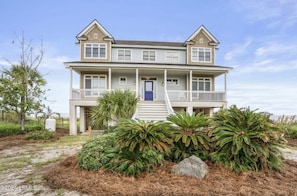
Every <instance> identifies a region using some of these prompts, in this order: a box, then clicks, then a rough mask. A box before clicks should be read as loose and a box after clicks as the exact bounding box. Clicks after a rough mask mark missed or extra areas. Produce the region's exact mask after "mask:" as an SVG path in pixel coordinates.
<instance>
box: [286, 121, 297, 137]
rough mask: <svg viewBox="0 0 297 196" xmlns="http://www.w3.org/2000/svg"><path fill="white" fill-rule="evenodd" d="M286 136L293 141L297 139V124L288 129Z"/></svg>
mask: <svg viewBox="0 0 297 196" xmlns="http://www.w3.org/2000/svg"><path fill="white" fill-rule="evenodd" d="M286 136H287V137H288V138H291V139H297V124H293V125H291V126H290V127H289V128H288V132H287V135H286Z"/></svg>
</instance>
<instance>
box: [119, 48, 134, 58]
mask: <svg viewBox="0 0 297 196" xmlns="http://www.w3.org/2000/svg"><path fill="white" fill-rule="evenodd" d="M120 50H123V51H124V56H123V57H124V59H119V51H120ZM126 51H130V59H126V57H128V56H126ZM117 60H118V61H131V60H132V50H131V49H117Z"/></svg>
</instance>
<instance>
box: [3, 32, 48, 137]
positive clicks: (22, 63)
mask: <svg viewBox="0 0 297 196" xmlns="http://www.w3.org/2000/svg"><path fill="white" fill-rule="evenodd" d="M15 36H16V39H17V43H18V44H19V47H20V51H21V53H20V60H19V62H18V63H17V64H13V63H11V62H10V61H8V60H7V61H8V62H9V64H10V65H11V66H10V67H9V68H4V69H3V70H2V77H1V79H0V107H1V108H3V109H5V110H13V111H15V112H16V113H17V115H18V116H19V120H20V124H21V130H22V132H24V131H25V117H26V113H33V112H34V111H38V110H41V108H42V107H43V104H42V100H44V99H45V97H44V95H45V90H43V89H42V87H43V86H45V85H46V81H45V80H44V78H43V77H42V75H41V74H40V72H39V71H38V67H39V65H40V64H41V62H42V59H43V55H44V49H43V44H42V41H41V44H40V48H39V50H38V52H37V53H35V51H34V48H33V47H32V44H31V42H32V40H30V41H29V42H28V43H27V42H26V40H25V37H24V33H22V36H21V37H18V36H17V35H16V34H15Z"/></svg>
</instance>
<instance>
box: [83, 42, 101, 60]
mask: <svg viewBox="0 0 297 196" xmlns="http://www.w3.org/2000/svg"><path fill="white" fill-rule="evenodd" d="M85 58H100V59H103V58H106V44H91V43H89V44H85Z"/></svg>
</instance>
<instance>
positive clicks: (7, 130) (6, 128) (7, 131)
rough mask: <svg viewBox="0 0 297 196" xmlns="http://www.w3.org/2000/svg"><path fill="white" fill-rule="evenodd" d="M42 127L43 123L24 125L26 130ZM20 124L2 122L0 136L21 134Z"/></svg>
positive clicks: (35, 129) (40, 128)
mask: <svg viewBox="0 0 297 196" xmlns="http://www.w3.org/2000/svg"><path fill="white" fill-rule="evenodd" d="M42 129H44V126H43V125H26V126H25V130H26V131H28V132H31V131H37V130H42ZM21 133H22V132H21V126H20V125H17V124H10V123H4V124H0V137H4V136H9V135H17V134H21Z"/></svg>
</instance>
